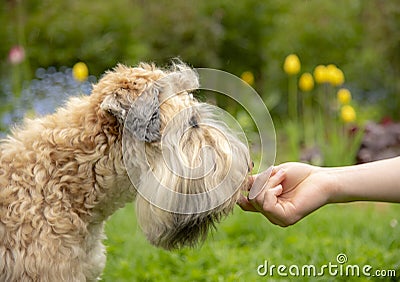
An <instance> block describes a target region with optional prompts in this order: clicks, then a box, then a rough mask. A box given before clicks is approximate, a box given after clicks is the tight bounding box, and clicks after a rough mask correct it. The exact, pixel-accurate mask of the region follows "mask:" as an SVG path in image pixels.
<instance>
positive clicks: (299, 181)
mask: <svg viewBox="0 0 400 282" xmlns="http://www.w3.org/2000/svg"><path fill="white" fill-rule="evenodd" d="M279 171H281V172H280V173H279V175H280V177H279V179H278V178H277V177H274V175H277V174H278V172H279ZM255 177H257V176H255ZM253 180H254V179H253ZM264 184H265V183H264ZM266 184H267V186H268V187H265V189H263V191H262V192H261V193H260V194H259V195H258V196H257V197H256V198H255V199H253V200H250V201H249V200H248V199H246V198H244V197H242V198H241V199H240V200H239V201H238V204H239V205H240V206H241V207H242V209H244V210H248V211H259V212H261V213H262V214H263V215H264V216H265V217H267V218H268V219H269V220H270V221H271V222H273V223H275V224H278V225H280V226H288V225H292V224H294V223H296V222H297V221H299V220H300V219H302V218H303V217H305V216H307V215H308V214H310V213H311V212H313V211H315V210H317V209H318V208H320V207H322V206H324V205H326V204H330V203H345V202H351V201H382V202H400V157H397V158H393V159H388V160H382V161H377V162H372V163H368V164H362V165H355V166H347V167H334V168H321V167H317V166H311V165H307V164H303V163H285V164H281V165H279V166H276V167H275V168H274V173H273V175H272V176H271V178H270V179H269V181H268V182H267V183H266Z"/></svg>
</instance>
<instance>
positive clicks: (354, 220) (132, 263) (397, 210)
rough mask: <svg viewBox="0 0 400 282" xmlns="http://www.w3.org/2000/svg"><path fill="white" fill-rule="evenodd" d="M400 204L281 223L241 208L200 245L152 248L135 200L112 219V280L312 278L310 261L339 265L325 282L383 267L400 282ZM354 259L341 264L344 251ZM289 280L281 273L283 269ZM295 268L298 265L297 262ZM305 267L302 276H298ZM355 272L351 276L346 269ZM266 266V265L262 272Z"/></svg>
mask: <svg viewBox="0 0 400 282" xmlns="http://www.w3.org/2000/svg"><path fill="white" fill-rule="evenodd" d="M399 222H400V205H395V204H374V203H353V204H347V205H335V206H333V205H332V206H326V207H323V208H322V209H320V210H319V211H318V212H315V213H314V214H312V215H310V216H308V217H307V218H305V219H304V220H302V221H301V222H299V223H298V224H296V225H294V226H291V227H288V228H281V227H278V226H275V225H272V224H270V223H269V222H268V221H267V220H266V219H265V218H263V217H262V216H261V215H260V214H254V213H245V212H243V211H241V210H240V208H236V209H235V210H234V213H233V215H231V216H230V217H229V218H227V219H226V220H224V221H223V222H222V223H221V224H220V225H219V226H218V230H217V231H215V232H213V233H212V234H211V236H209V238H208V239H207V241H206V242H205V243H204V244H203V245H202V246H200V247H198V248H196V249H183V250H179V251H174V252H167V251H164V250H160V249H157V248H155V247H153V246H151V245H150V244H149V243H148V242H147V241H146V239H145V238H144V236H143V234H142V233H141V232H140V228H139V227H138V225H137V223H136V219H135V212H134V207H133V205H131V204H130V205H128V206H127V207H125V208H124V209H122V210H120V211H118V212H117V213H116V214H114V215H113V216H112V218H111V219H110V220H109V221H108V222H107V226H106V233H107V236H108V239H107V240H106V245H107V251H108V256H107V265H106V269H105V272H104V275H103V280H104V281H185V282H186V281H267V280H268V281H274V280H278V281H287V280H292V279H293V278H296V279H295V280H296V281H312V280H314V279H315V278H312V277H311V278H310V277H307V276H306V274H307V272H305V275H304V276H302V273H301V271H302V267H303V266H304V265H314V266H315V268H316V273H318V272H320V269H321V267H322V266H323V265H328V266H329V264H331V265H332V267H334V265H338V266H337V268H332V273H333V274H334V272H335V271H340V267H339V266H341V267H342V268H341V269H342V273H343V275H340V273H339V274H337V275H336V276H333V275H329V270H328V268H325V269H324V275H323V276H322V277H319V278H320V280H322V281H338V280H339V281H348V280H352V281H356V280H357V281H366V280H367V281H368V280H369V281H372V280H373V281H375V280H377V277H373V276H372V275H374V273H375V271H376V270H389V269H394V270H396V275H397V277H395V278H394V277H392V278H380V279H381V280H379V281H398V278H399V274H400V252H399V250H398V249H399V247H400V223H399ZM339 254H345V255H346V257H347V262H345V263H343V264H339V263H338V261H337V256H338V255H339ZM265 261H267V263H268V269H269V268H270V267H271V265H276V267H275V269H273V271H274V272H273V275H272V276H271V273H270V272H269V273H267V274H266V275H265V276H260V275H258V273H257V268H258V266H259V265H261V264H265ZM279 265H285V266H286V269H283V268H281V271H282V272H283V273H286V274H288V276H287V277H282V276H279V275H278V273H277V267H278V266H279ZM292 265H295V266H292ZM353 265H357V266H358V267H359V269H360V271H362V267H363V266H364V265H370V266H372V269H371V270H369V273H371V277H369V278H368V277H366V276H363V275H362V274H361V276H360V277H356V276H354V275H352V273H356V272H351V269H350V267H351V266H353ZM296 266H297V269H298V270H299V276H297V277H293V276H292V275H291V274H290V272H289V269H291V273H294V274H295V272H296ZM347 266H349V267H348V269H350V270H349V271H348V273H349V275H350V277H346V271H345V269H346V267H347ZM262 271H265V268H264V267H262V268H260V272H262Z"/></svg>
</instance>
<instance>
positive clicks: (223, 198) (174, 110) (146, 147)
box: [95, 62, 251, 249]
mask: <svg viewBox="0 0 400 282" xmlns="http://www.w3.org/2000/svg"><path fill="white" fill-rule="evenodd" d="M95 87H98V89H101V91H102V93H103V96H102V97H103V98H102V101H101V109H102V110H103V111H104V112H106V113H107V114H109V115H110V116H112V117H113V118H114V119H115V120H116V121H117V122H118V123H119V124H120V125H121V126H123V127H124V130H123V132H124V133H123V134H124V138H125V139H126V141H125V146H123V150H124V151H126V152H123V153H124V158H125V160H124V161H125V165H126V169H127V172H128V174H129V175H130V176H131V180H132V182H133V184H134V186H135V188H136V189H137V190H138V192H139V193H138V195H137V198H136V213H137V217H138V221H139V224H140V226H141V228H142V230H143V231H144V233H145V235H146V237H147V238H148V240H149V241H150V242H151V243H152V244H154V245H156V246H160V247H163V248H165V249H174V248H179V247H182V246H186V245H188V246H194V245H195V244H196V243H197V242H199V241H203V240H204V239H205V238H206V235H207V233H208V231H209V230H210V229H212V228H213V227H215V224H216V223H217V222H219V221H220V219H221V218H222V217H223V216H225V215H227V214H229V213H230V212H231V211H232V210H233V207H234V205H235V203H236V201H237V199H238V197H239V195H240V191H241V189H242V187H244V186H245V185H246V181H247V177H246V176H247V174H248V172H249V168H251V165H250V157H249V152H248V148H247V146H246V145H245V144H244V142H242V141H241V140H239V138H238V137H237V136H236V135H235V134H232V133H231V132H230V131H229V129H228V127H227V126H226V125H225V123H223V122H221V121H219V117H218V116H215V113H214V111H213V108H212V107H210V106H209V105H207V104H205V103H200V102H199V101H197V100H196V99H195V98H193V96H192V95H191V94H190V92H191V91H193V90H196V89H198V88H199V80H198V76H197V74H196V72H195V71H194V70H192V69H191V68H189V67H188V66H186V65H184V64H182V63H180V62H179V63H177V64H174V65H173V67H172V68H171V69H170V70H160V69H157V68H155V67H154V66H150V65H145V64H142V65H139V67H137V68H127V67H124V66H118V67H117V68H116V69H114V71H113V72H110V73H108V74H106V76H105V77H104V78H103V79H102V80H101V81H100V82H99V84H98V85H97V86H95ZM97 91H99V90H97Z"/></svg>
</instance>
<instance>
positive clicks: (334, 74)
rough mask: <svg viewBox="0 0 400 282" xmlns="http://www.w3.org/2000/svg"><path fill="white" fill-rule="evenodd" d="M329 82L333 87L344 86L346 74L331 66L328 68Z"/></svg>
mask: <svg viewBox="0 0 400 282" xmlns="http://www.w3.org/2000/svg"><path fill="white" fill-rule="evenodd" d="M326 70H327V80H328V82H329V83H330V84H331V85H332V86H339V85H342V84H343V82H344V74H343V72H342V70H341V69H339V68H338V67H337V66H335V65H333V64H330V65H328V66H327V67H326Z"/></svg>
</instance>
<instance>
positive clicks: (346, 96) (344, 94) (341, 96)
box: [337, 88, 351, 105]
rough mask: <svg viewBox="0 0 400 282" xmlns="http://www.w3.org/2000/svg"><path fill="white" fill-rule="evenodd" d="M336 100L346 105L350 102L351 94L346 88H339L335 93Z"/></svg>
mask: <svg viewBox="0 0 400 282" xmlns="http://www.w3.org/2000/svg"><path fill="white" fill-rule="evenodd" d="M337 99H338V101H339V103H340V104H342V105H347V104H349V103H350V101H351V93H350V91H349V90H348V89H346V88H341V89H339V91H338V92H337Z"/></svg>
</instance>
